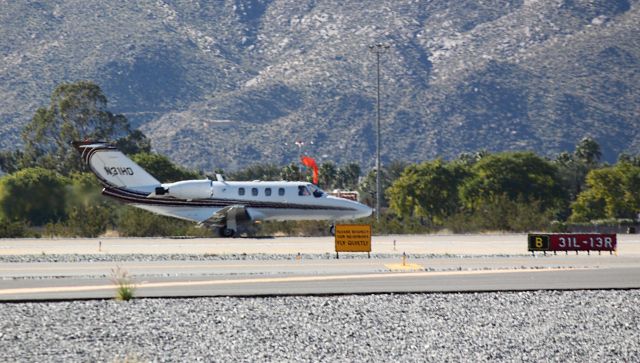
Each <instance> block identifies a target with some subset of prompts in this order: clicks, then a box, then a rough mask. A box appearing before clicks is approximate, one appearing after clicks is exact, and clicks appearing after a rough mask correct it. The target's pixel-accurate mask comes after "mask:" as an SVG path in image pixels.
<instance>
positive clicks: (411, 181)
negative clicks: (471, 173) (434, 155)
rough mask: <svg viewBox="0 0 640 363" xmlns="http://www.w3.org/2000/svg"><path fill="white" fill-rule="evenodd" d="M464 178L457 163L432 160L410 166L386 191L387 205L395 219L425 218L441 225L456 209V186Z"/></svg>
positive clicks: (457, 203)
mask: <svg viewBox="0 0 640 363" xmlns="http://www.w3.org/2000/svg"><path fill="white" fill-rule="evenodd" d="M467 176H468V171H467V170H466V168H465V167H464V166H463V165H462V164H461V163H450V164H447V163H445V162H443V161H442V160H435V161H431V162H424V163H421V164H418V165H410V166H408V167H407V168H406V169H405V170H404V172H403V173H402V175H401V176H400V177H399V178H398V179H397V180H396V181H395V182H394V183H393V185H391V187H390V188H389V189H388V190H387V195H388V196H389V204H390V205H389V206H390V208H391V210H392V211H393V212H394V213H396V214H397V215H398V216H399V217H403V218H406V217H413V216H418V217H426V218H429V220H430V221H432V222H434V223H442V222H443V221H444V219H445V218H446V217H448V216H450V215H452V214H454V213H456V212H457V211H459V210H460V200H459V197H458V187H459V185H460V184H461V183H462V182H463V180H464V179H465V178H466V177H467Z"/></svg>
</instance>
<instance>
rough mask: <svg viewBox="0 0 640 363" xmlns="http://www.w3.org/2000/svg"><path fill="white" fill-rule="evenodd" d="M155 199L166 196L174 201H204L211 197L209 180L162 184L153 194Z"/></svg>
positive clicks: (211, 188) (211, 191)
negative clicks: (174, 199)
mask: <svg viewBox="0 0 640 363" xmlns="http://www.w3.org/2000/svg"><path fill="white" fill-rule="evenodd" d="M154 194H155V195H154V196H156V197H161V196H167V197H173V198H176V199H187V200H192V199H206V198H211V196H212V195H213V187H212V182H211V180H185V181H179V182H175V183H168V184H162V186H161V187H157V188H156V190H155V193H154Z"/></svg>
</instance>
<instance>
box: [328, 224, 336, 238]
mask: <svg viewBox="0 0 640 363" xmlns="http://www.w3.org/2000/svg"><path fill="white" fill-rule="evenodd" d="M329 234H330V235H332V236H335V235H336V225H335V224H332V225H331V226H329Z"/></svg>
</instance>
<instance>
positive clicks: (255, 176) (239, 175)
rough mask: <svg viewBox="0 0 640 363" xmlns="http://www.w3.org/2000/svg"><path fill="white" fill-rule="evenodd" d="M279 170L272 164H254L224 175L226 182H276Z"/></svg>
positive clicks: (278, 177)
mask: <svg viewBox="0 0 640 363" xmlns="http://www.w3.org/2000/svg"><path fill="white" fill-rule="evenodd" d="M280 170H281V169H280V168H278V167H277V166H275V165H273V164H254V165H250V166H248V167H246V168H245V169H243V170H239V171H236V172H233V173H229V174H228V175H226V178H227V179H228V180H240V181H242V180H278V179H280Z"/></svg>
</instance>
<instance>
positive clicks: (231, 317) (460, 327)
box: [0, 290, 640, 362]
mask: <svg viewBox="0 0 640 363" xmlns="http://www.w3.org/2000/svg"><path fill="white" fill-rule="evenodd" d="M639 332H640V290H630V291H615V290H614V291H564V292H554V291H538V292H518V293H475V294H408V295H362V296H357V295H356V296H337V297H281V298H201V299H138V300H132V301H129V302H116V301H111V300H106V301H74V302H56V303H20V304H2V305H0V361H2V362H76V361H82V362H89V361H90V362H95V361H106V362H114V361H116V362H118V361H136V362H137V361H142V362H145V361H159V362H165V361H180V362H187V361H205V362H209V361H220V362H227V361H250V362H260V361H311V362H316V361H323V362H327V361H328V362H336V361H356V362H361V361H380V362H388V361H392V362H393V361H400V360H408V361H438V362H440V361H456V362H457V361H487V360H491V361H574V362H585V361H594V362H601V361H627V362H638V361H640V338H639V335H638V334H639Z"/></svg>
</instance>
